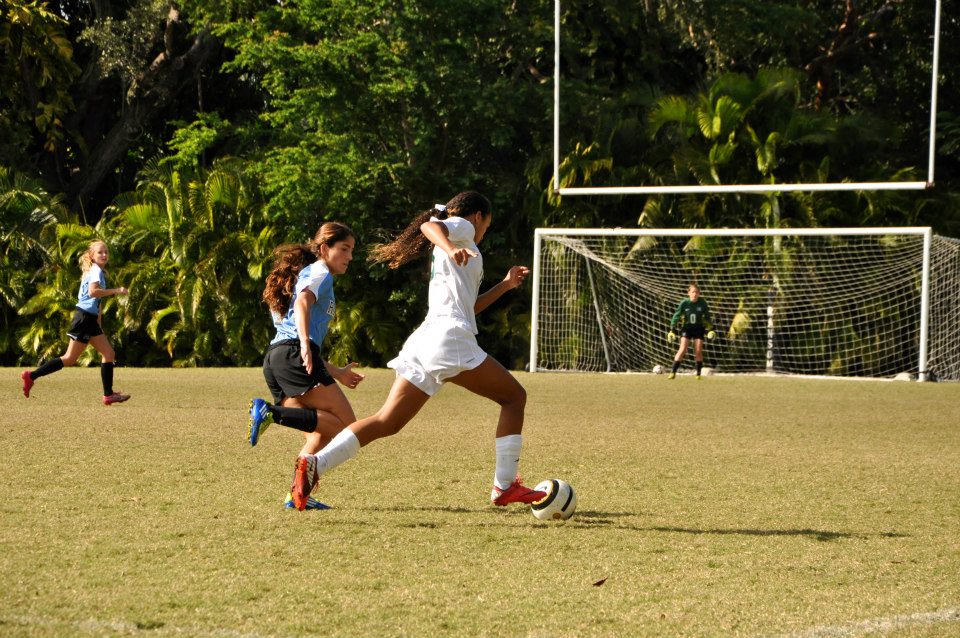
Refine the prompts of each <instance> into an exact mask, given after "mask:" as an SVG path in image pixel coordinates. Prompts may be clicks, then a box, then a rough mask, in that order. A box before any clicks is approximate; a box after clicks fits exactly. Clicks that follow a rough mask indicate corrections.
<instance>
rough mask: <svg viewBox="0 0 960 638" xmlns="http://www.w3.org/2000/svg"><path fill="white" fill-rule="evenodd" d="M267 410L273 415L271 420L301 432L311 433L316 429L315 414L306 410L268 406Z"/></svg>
mask: <svg viewBox="0 0 960 638" xmlns="http://www.w3.org/2000/svg"><path fill="white" fill-rule="evenodd" d="M267 409H268V410H270V414H272V415H273V420H274V422H276V423H279V424H280V425H285V426H287V427H288V428H293V429H294V430H300V431H302V432H313V431H314V430H316V429H317V413H316V412H314V411H313V410H310V409H308V408H284V407H281V406H279V405H269V406H267Z"/></svg>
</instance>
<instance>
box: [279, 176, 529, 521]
mask: <svg viewBox="0 0 960 638" xmlns="http://www.w3.org/2000/svg"><path fill="white" fill-rule="evenodd" d="M492 219H493V213H492V211H491V210H490V202H489V200H487V198H486V197H484V196H483V195H481V194H480V193H477V192H474V191H467V192H464V193H460V194H459V195H457V196H456V197H454V198H453V199H451V200H450V201H449V202H447V203H446V205H440V204H438V205H436V206H435V207H434V209H433V210H430V211H426V212H424V213H421V214H420V215H419V216H418V217H416V218H415V219H414V220H413V221H412V222H411V223H410V224H409V225H408V226H407V228H406V229H405V230H404V231H402V232H401V233H400V235H399V236H398V237H397V238H396V239H395V240H394V241H392V242H390V243H388V244H385V245H383V246H379V247H377V248H376V249H375V250H374V251H373V254H372V259H373V260H374V261H377V262H385V263H387V264H388V265H389V266H390V267H391V268H398V267H399V266H402V265H403V264H405V263H407V262H409V261H411V260H413V259H415V258H417V257H419V256H421V255H423V254H424V253H425V252H428V251H429V252H430V254H431V256H432V261H431V270H430V288H429V295H428V296H429V303H428V309H427V316H426V318H425V319H424V321H423V323H422V324H421V325H420V327H419V328H417V329H416V330H415V331H414V332H413V334H412V335H410V337H409V338H408V339H407V341H406V343H404V345H403V348H402V349H401V350H400V354H398V355H397V357H396V358H395V359H393V360H392V361H390V362H389V363H388V364H387V365H388V366H389V367H391V368H393V369H394V370H396V372H397V376H396V379H395V380H394V382H393V387H392V388H391V389H390V394H389V395H388V396H387V399H386V402H385V403H384V404H383V407H382V408H380V411H379V412H377V413H376V414H374V415H373V416H371V417H367V418H366V419H363V420H361V421H357V422H356V423H352V424H351V425H350V426H349V427H347V428H345V429H343V430H342V431H341V432H340V433H339V434H337V436H336V437H334V439H333V441H331V443H330V444H329V445H327V446H326V447H325V448H323V449H322V450H320V452H318V453H317V454H305V455H301V456H300V458H299V459H297V469H296V472H295V474H294V484H293V502H294V505H295V506H296V507H297V509H300V510H303V509H305V508H306V507H308V506H309V502H310V501H311V500H312V498H311V497H310V493H311V491H312V490H313V488H314V486H315V485H316V483H317V479H318V478H319V476H320V474H322V473H324V472H326V471H328V470H330V469H332V468H334V467H336V466H337V465H340V464H341V463H343V462H345V461H347V460H349V459H351V458H353V457H354V456H356V455H357V453H358V452H359V451H360V448H361V446H364V445H367V444H368V443H371V442H372V441H375V440H377V439H379V438H382V437H386V436H390V435H392V434H396V433H397V432H399V431H400V430H401V429H402V428H403V427H404V426H405V425H406V424H407V423H409V422H410V420H411V419H413V417H414V416H416V414H417V412H419V411H420V409H421V408H422V407H423V406H424V405H425V404H426V402H427V401H428V400H429V399H430V397H431V396H433V395H434V394H436V393H437V392H438V391H439V390H440V387H441V386H442V385H443V384H444V383H446V382H450V383H455V384H457V385H459V386H461V387H464V388H466V389H467V390H470V391H471V392H473V393H474V394H478V395H480V396H482V397H486V398H488V399H490V400H492V401H494V402H495V403H497V404H499V405H500V418H499V420H498V421H497V429H496V437H495V442H494V447H495V456H496V466H495V470H494V476H493V489H492V490H491V493H490V500H491V502H492V503H493V504H494V505H498V506H502V505H507V504H509V503H532V502H534V501H537V500H540V499H542V498H544V497H545V496H546V493H545V492H541V491H536V490H532V489H530V488H528V487H525V486H524V485H523V483H522V482H521V481H520V477H519V476H517V465H518V463H519V462H520V449H521V444H522V437H521V431H522V430H523V415H524V408H525V406H526V401H527V394H526V391H525V390H524V389H523V386H521V385H520V383H519V382H518V381H517V380H516V378H514V376H513V375H512V374H510V372H508V371H507V369H506V368H504V367H503V366H502V365H500V363H498V362H497V361H496V360H495V359H494V358H493V357H491V356H488V355H487V353H486V352H484V351H483V350H482V349H481V348H480V346H479V345H478V344H477V338H476V334H477V321H476V313H478V312H480V311H482V310H483V309H485V308H487V307H488V306H490V304H492V303H493V302H494V301H496V300H497V299H499V298H500V297H501V296H502V295H503V294H504V293H506V292H507V291H509V290H513V289H514V288H516V287H517V286H519V285H520V284H522V283H523V280H524V278H526V276H527V275H528V274H529V272H530V270H529V269H528V268H527V267H526V266H513V267H512V268H510V270H509V271H507V274H506V276H505V277H504V278H503V280H501V281H499V282H498V283H496V284H495V285H494V286H492V287H491V288H489V289H488V290H487V291H486V292H484V293H483V294H480V283H481V280H482V279H483V258H482V256H481V255H480V250H479V248H477V244H479V243H480V241H481V240H482V239H483V237H484V235H485V234H486V232H487V229H488V228H489V227H490V222H491V221H492Z"/></svg>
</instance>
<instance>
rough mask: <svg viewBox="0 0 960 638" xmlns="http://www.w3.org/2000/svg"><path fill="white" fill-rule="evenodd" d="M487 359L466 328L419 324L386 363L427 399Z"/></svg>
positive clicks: (453, 325)
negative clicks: (447, 382)
mask: <svg viewBox="0 0 960 638" xmlns="http://www.w3.org/2000/svg"><path fill="white" fill-rule="evenodd" d="M486 358H487V353H486V352H484V351H483V350H482V349H481V348H480V346H479V345H478V344H477V337H476V335H474V334H473V332H472V331H471V330H469V329H468V328H464V327H463V326H460V325H456V324H448V323H423V324H421V325H420V327H419V328H417V329H416V330H415V331H414V332H413V334H411V335H410V336H409V337H408V338H407V341H406V343H404V344H403V348H402V349H401V350H400V354H398V355H397V356H396V358H394V359H392V360H391V361H390V362H389V363H387V367H388V368H393V369H394V370H396V371H397V374H398V375H400V376H401V377H403V378H404V379H406V380H407V381H409V382H410V383H412V384H413V385H415V386H417V387H418V388H420V389H421V390H423V391H424V392H425V393H427V394H428V395H429V396H433V395H434V394H436V393H437V391H438V390H440V386H441V385H443V383H444V381H446V380H447V379H451V378H453V377H455V376H457V375H458V374H460V373H461V372H463V371H464V370H473V369H474V368H476V367H477V366H479V365H480V364H481V363H483V361H484V359H486Z"/></svg>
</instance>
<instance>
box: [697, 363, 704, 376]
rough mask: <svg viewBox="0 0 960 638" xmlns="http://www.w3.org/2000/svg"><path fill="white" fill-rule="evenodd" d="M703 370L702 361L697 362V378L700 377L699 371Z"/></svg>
mask: <svg viewBox="0 0 960 638" xmlns="http://www.w3.org/2000/svg"><path fill="white" fill-rule="evenodd" d="M701 370H703V361H697V376H698V377H699V376H700V371H701Z"/></svg>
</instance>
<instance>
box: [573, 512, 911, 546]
mask: <svg viewBox="0 0 960 638" xmlns="http://www.w3.org/2000/svg"><path fill="white" fill-rule="evenodd" d="M636 515H637V514H636V513H627V512H617V513H610V512H591V511H587V512H577V515H576V517H574V519H573V521H572V522H574V524H575V525H579V526H583V527H615V528H617V529H627V530H635V531H638V532H664V533H671V534H691V535H701V534H711V535H719V536H798V537H807V538H812V539H814V540H817V541H821V542H830V541H835V540H840V539H845V538H855V539H868V538H906V537H907V534H900V533H898V532H880V533H877V534H857V533H853V532H835V531H830V530H822V529H752V528H741V527H731V528H702V529H701V528H697V527H681V526H666V525H660V526H655V527H644V526H640V525H624V524H622V523H619V522H618V521H616V520H615V519H617V518H623V517H627V516H636Z"/></svg>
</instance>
